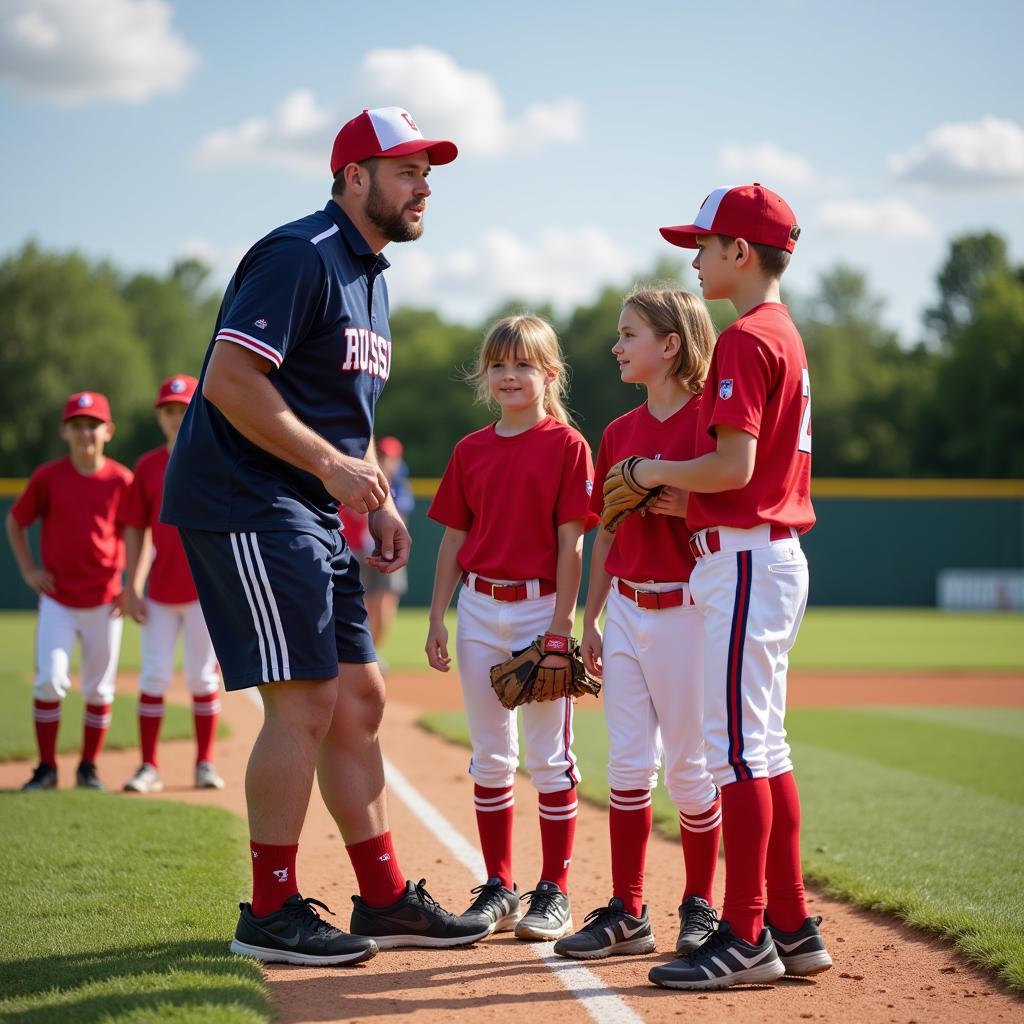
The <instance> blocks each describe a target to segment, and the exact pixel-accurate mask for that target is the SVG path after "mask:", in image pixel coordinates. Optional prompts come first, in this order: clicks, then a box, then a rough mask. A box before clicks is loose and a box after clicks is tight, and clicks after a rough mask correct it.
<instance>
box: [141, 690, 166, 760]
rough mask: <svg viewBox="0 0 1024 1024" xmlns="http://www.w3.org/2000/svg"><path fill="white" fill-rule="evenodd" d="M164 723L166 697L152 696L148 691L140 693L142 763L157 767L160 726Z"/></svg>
mask: <svg viewBox="0 0 1024 1024" xmlns="http://www.w3.org/2000/svg"><path fill="white" fill-rule="evenodd" d="M163 724H164V699H163V697H151V696H150V695H149V694H148V693H142V694H140V695H139V746H140V747H141V748H142V763H143V764H151V765H152V766H153V767H154V768H156V767H157V761H156V746H157V743H159V741H160V727H161V726H162V725H163Z"/></svg>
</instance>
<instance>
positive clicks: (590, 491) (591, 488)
mask: <svg viewBox="0 0 1024 1024" xmlns="http://www.w3.org/2000/svg"><path fill="white" fill-rule="evenodd" d="M583 486H584V487H586V489H587V496H588V497H589V496H590V495H591V494H593V493H594V481H593V480H588V481H587V482H586V483H585V484H584V485H583Z"/></svg>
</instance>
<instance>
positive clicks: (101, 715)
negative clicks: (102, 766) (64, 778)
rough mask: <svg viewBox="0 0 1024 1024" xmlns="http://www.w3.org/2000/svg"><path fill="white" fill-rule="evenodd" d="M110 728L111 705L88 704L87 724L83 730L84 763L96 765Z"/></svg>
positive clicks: (86, 707) (86, 709)
mask: <svg viewBox="0 0 1024 1024" xmlns="http://www.w3.org/2000/svg"><path fill="white" fill-rule="evenodd" d="M109 728H110V705H109V704H86V705H85V724H84V727H83V730H82V761H83V763H85V764H95V763H96V758H98V757H99V756H100V751H101V750H102V749H103V741H104V740H105V739H106V737H107V730H108V729H109Z"/></svg>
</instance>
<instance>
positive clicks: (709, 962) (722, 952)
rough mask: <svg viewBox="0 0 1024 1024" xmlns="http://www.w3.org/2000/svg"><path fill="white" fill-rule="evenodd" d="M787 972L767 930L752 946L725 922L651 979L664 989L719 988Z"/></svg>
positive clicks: (654, 969)
mask: <svg viewBox="0 0 1024 1024" xmlns="http://www.w3.org/2000/svg"><path fill="white" fill-rule="evenodd" d="M785 973H786V968H785V967H783V966H782V961H781V960H780V959H779V954H778V953H777V952H776V951H775V943H774V942H772V937H771V933H770V932H769V931H768V929H767V928H765V929H763V930H762V932H761V936H760V938H759V939H758V943H757V945H756V946H752V945H751V944H750V943H749V942H744V941H743V940H742V939H739V938H737V937H736V936H735V935H733V932H732V929H731V928H730V927H729V924H728V922H726V921H722V922H721V924H719V926H718V930H717V931H715V932H713V933H712V935H711V938H709V939H708V940H707V942H705V943H704V944H703V945H702V946H700V948H698V949H695V950H694V951H693V952H692V953H688V954H687V955H686V956H684V957H683V958H682V959H681V960H673V961H672V962H671V963H670V964H659V965H658V966H657V967H652V968H651V971H650V973H649V974H648V975H647V977H648V978H650V980H651V981H653V982H654V984H655V985H660V986H661V987H662V988H682V989H716V988H729V987H730V986H731V985H749V984H752V983H755V982H761V983H765V982H772V981H778V979H779V978H781V977H782V976H783V974H785Z"/></svg>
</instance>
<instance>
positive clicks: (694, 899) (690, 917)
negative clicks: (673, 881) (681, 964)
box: [676, 896, 718, 955]
mask: <svg viewBox="0 0 1024 1024" xmlns="http://www.w3.org/2000/svg"><path fill="white" fill-rule="evenodd" d="M717 927H718V915H717V914H716V913H715V909H714V907H712V906H711V904H710V903H708V901H707V900H705V899H702V898H701V897H700V896H687V897H686V899H685V900H683V902H682V905H681V906H680V907H679V938H678V939H676V952H677V953H680V954H683V955H685V954H687V953H692V952H693V951H694V950H695V949H696V948H697V947H698V946H699V945H700V944H701V943H702V942H706V941H707V940H708V939H709V938H710V936H711V933H712V932H713V931H714V930H715V929H716V928H717Z"/></svg>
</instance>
